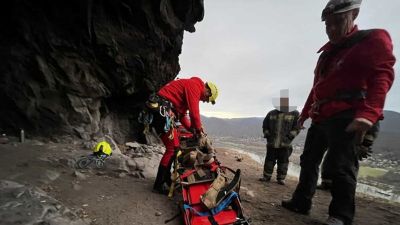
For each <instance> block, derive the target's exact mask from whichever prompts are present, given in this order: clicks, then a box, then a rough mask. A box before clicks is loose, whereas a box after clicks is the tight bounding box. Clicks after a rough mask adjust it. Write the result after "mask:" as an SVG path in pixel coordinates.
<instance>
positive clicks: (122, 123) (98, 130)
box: [0, 0, 204, 143]
mask: <svg viewBox="0 0 400 225" xmlns="http://www.w3.org/2000/svg"><path fill="white" fill-rule="evenodd" d="M203 15H204V7H203V0H99V1H93V0H71V1H51V0H41V1H29V0H17V1H9V0H8V1H5V2H4V3H3V4H2V7H1V9H0V30H1V31H2V35H1V36H0V49H1V51H0V60H1V64H0V100H1V104H2V106H1V110H0V130H4V131H7V132H8V133H13V132H17V131H18V130H19V129H21V128H23V129H24V130H25V131H26V132H27V134H28V135H33V136H58V135H64V134H69V135H71V134H73V135H75V136H78V137H80V138H82V139H86V140H89V139H91V138H92V137H93V136H96V135H103V134H109V135H111V136H112V137H113V138H115V139H116V140H117V142H119V143H122V142H123V141H125V140H126V139H127V137H128V135H129V137H135V136H136V137H137V136H138V125H137V122H136V121H137V119H136V118H137V115H138V112H139V110H140V108H141V107H142V104H143V102H144V101H145V98H146V97H147V95H148V93H150V92H152V91H156V90H158V89H159V88H160V87H161V86H162V85H164V84H165V83H167V82H168V81H170V80H172V79H174V78H175V77H176V75H177V74H178V72H179V70H180V66H179V62H178V56H179V54H180V53H181V48H182V41H183V33H184V30H186V31H189V32H194V31H195V29H194V24H195V23H196V22H198V21H201V20H202V18H203ZM128 139H129V138H128Z"/></svg>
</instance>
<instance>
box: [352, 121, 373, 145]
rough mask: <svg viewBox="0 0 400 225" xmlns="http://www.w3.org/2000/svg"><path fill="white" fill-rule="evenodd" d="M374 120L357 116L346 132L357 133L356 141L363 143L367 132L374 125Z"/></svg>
mask: <svg viewBox="0 0 400 225" xmlns="http://www.w3.org/2000/svg"><path fill="white" fill-rule="evenodd" d="M372 125H373V124H372V122H371V121H369V120H366V119H364V118H355V119H354V120H353V121H352V122H351V123H350V124H349V125H348V126H347V127H346V132H349V133H350V132H354V133H355V135H356V136H355V143H356V144H361V143H362V141H363V139H364V135H365V133H366V132H367V131H368V130H369V129H370V128H371V127H372Z"/></svg>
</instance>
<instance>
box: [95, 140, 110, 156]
mask: <svg viewBox="0 0 400 225" xmlns="http://www.w3.org/2000/svg"><path fill="white" fill-rule="evenodd" d="M93 152H94V153H104V154H106V155H108V156H110V155H111V153H112V149H111V146H110V144H108V142H106V141H101V142H99V143H97V145H96V147H95V148H94V149H93Z"/></svg>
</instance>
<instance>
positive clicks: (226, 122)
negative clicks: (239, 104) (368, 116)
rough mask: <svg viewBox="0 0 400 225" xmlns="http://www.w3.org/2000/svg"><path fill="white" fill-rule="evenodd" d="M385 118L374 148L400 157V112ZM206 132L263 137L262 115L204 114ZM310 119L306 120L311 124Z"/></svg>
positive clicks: (301, 138) (302, 135) (299, 140)
mask: <svg viewBox="0 0 400 225" xmlns="http://www.w3.org/2000/svg"><path fill="white" fill-rule="evenodd" d="M384 115H385V119H384V120H383V121H381V123H380V124H381V126H380V127H381V129H380V133H379V137H378V139H377V141H376V143H375V144H374V149H376V151H377V152H380V153H382V154H389V152H390V154H393V153H394V154H396V155H399V158H400V151H398V149H399V148H400V113H398V112H394V111H384ZM201 119H202V121H203V124H204V127H205V129H206V132H207V133H208V134H209V135H211V136H215V137H234V138H261V137H262V122H263V120H264V118H262V117H250V118H235V119H221V118H215V117H205V116H202V118H201ZM309 124H310V121H309V120H308V121H307V122H306V124H305V125H306V126H309ZM306 133H307V132H306V130H304V131H302V132H301V133H300V135H299V136H298V137H296V139H295V143H304V140H305V135H306Z"/></svg>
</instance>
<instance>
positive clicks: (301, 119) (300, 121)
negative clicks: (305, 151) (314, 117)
mask: <svg viewBox="0 0 400 225" xmlns="http://www.w3.org/2000/svg"><path fill="white" fill-rule="evenodd" d="M306 119H307V118H304V117H301V116H300V117H299V119H298V120H297V129H304V128H305V127H304V121H306Z"/></svg>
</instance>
